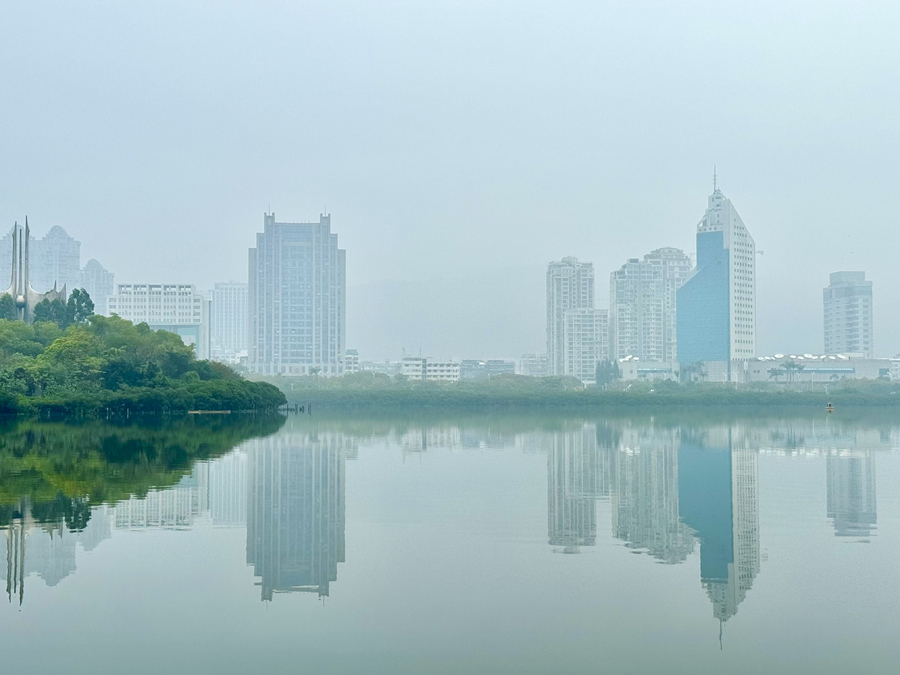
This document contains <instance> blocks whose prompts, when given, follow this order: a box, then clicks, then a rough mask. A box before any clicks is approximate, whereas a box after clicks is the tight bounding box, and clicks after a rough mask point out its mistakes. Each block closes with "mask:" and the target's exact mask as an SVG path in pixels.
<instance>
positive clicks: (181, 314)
mask: <svg viewBox="0 0 900 675" xmlns="http://www.w3.org/2000/svg"><path fill="white" fill-rule="evenodd" d="M107 309H108V310H109V313H110V314H116V315H118V316H120V317H121V318H123V319H127V320H128V321H131V322H132V323H135V324H138V323H146V324H147V325H148V326H150V328H152V329H153V330H165V331H169V332H170V333H176V334H177V335H179V336H180V337H181V339H182V340H183V341H184V343H185V344H187V345H192V346H193V347H194V351H195V353H196V355H197V358H198V359H208V358H209V301H208V300H207V299H206V298H205V297H203V295H202V294H201V293H198V292H197V290H196V289H195V288H194V286H193V285H191V284H116V293H115V295H112V296H110V298H109V304H108V307H107Z"/></svg>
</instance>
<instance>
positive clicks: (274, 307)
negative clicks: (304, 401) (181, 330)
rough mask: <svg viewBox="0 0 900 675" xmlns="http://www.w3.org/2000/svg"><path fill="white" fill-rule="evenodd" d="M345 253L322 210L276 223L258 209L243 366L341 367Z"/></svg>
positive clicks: (286, 370) (262, 369)
mask: <svg viewBox="0 0 900 675" xmlns="http://www.w3.org/2000/svg"><path fill="white" fill-rule="evenodd" d="M345 261H346V252H345V251H344V250H343V249H339V248H338V237H337V234H334V233H333V232H332V231H331V216H330V215H321V216H320V217H319V222H317V223H280V222H277V221H276V220H275V214H274V213H272V214H268V213H267V214H265V216H264V218H263V232H261V233H259V234H257V235H256V247H255V248H252V249H250V254H249V279H250V284H249V295H248V308H249V321H250V331H249V345H248V347H249V368H250V371H251V372H254V373H260V374H264V375H275V374H282V375H308V374H311V373H318V374H321V375H325V376H329V375H343V373H344V352H345V350H346V344H345V326H346V308H345V297H346V276H345Z"/></svg>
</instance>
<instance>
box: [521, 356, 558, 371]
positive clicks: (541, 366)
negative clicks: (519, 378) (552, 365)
mask: <svg viewBox="0 0 900 675" xmlns="http://www.w3.org/2000/svg"><path fill="white" fill-rule="evenodd" d="M548 368H549V366H548V359H547V355H546V354H522V358H520V359H519V375H528V376H529V377H546V376H547V375H549V374H550V372H549V370H548Z"/></svg>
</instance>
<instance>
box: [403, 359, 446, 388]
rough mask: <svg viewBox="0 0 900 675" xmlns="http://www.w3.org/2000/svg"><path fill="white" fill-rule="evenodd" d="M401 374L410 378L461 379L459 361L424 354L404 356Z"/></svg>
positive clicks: (442, 380)
mask: <svg viewBox="0 0 900 675" xmlns="http://www.w3.org/2000/svg"><path fill="white" fill-rule="evenodd" d="M400 374H401V375H403V376H404V377H406V378H407V379H409V380H432V381H441V382H458V381H459V362H458V361H438V360H435V359H430V358H426V357H424V356H404V357H403V361H401V363H400Z"/></svg>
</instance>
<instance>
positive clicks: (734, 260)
mask: <svg viewBox="0 0 900 675" xmlns="http://www.w3.org/2000/svg"><path fill="white" fill-rule="evenodd" d="M676 307H677V313H676V314H677V335H678V361H679V363H681V364H682V366H685V365H689V364H693V363H697V362H698V361H705V362H710V361H717V362H726V363H728V364H730V363H731V362H732V361H734V360H738V359H749V358H753V357H754V356H756V244H755V243H754V241H753V237H751V236H750V233H749V232H748V231H747V228H746V227H745V226H744V223H743V221H742V220H741V217H740V216H739V215H738V213H737V211H736V210H735V208H734V206H733V205H732V203H731V201H730V200H729V199H726V198H725V195H723V194H722V191H721V190H719V189H718V188H715V189H714V191H713V193H712V195H710V197H709V205H708V207H707V209H706V214H705V215H704V216H703V219H702V220H701V221H700V223H699V225H698V226H697V267H696V269H695V270H694V274H693V275H692V276H691V278H690V279H688V280H687V282H685V283H684V285H682V286H681V288H679V289H678V293H677V296H676ZM728 372H730V370H729V371H728Z"/></svg>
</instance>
